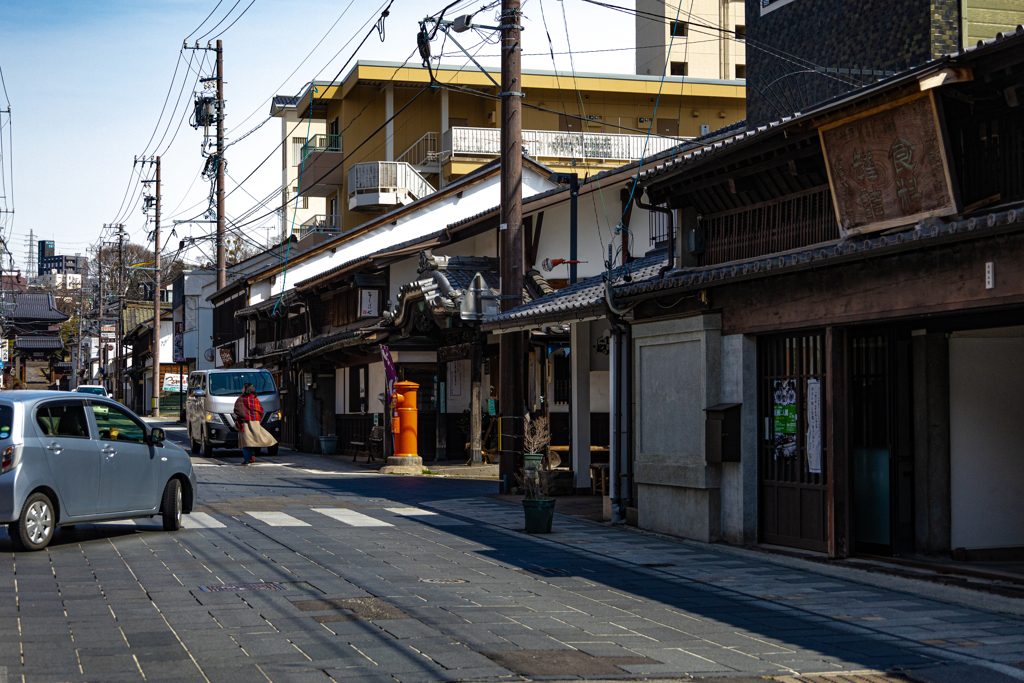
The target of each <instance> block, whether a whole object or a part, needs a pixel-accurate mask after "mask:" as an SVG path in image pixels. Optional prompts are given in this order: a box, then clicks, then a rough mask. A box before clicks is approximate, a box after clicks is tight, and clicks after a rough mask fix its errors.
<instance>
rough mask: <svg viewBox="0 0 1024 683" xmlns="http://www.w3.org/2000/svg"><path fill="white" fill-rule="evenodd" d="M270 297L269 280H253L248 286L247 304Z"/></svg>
mask: <svg viewBox="0 0 1024 683" xmlns="http://www.w3.org/2000/svg"><path fill="white" fill-rule="evenodd" d="M269 298H270V280H263V281H262V282H254V283H252V285H250V287H249V305H250V306H255V305H256V304H258V303H261V302H263V301H266V300H267V299H269Z"/></svg>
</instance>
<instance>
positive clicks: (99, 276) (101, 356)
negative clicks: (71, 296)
mask: <svg viewBox="0 0 1024 683" xmlns="http://www.w3.org/2000/svg"><path fill="white" fill-rule="evenodd" d="M104 227H106V226H104ZM96 280H97V281H98V282H99V288H100V289H99V299H98V300H99V317H98V318H97V320H96V324H97V325H98V326H99V329H98V330H96V332H97V334H98V335H99V339H100V349H99V353H98V354H97V356H98V358H97V360H98V361H99V368H97V369H98V370H99V371H100V372H102V373H106V371H107V363H106V360H107V343H106V342H105V341H103V243H102V242H101V243H100V248H99V250H98V251H97V252H96ZM91 360H92V359H90V362H89V374H90V375H92V362H91ZM100 372H97V375H99V374H100ZM89 379H90V380H91V379H92V377H89ZM97 379H99V377H97ZM103 379H106V377H105V376H104V377H103ZM103 383H104V382H103V380H100V384H103Z"/></svg>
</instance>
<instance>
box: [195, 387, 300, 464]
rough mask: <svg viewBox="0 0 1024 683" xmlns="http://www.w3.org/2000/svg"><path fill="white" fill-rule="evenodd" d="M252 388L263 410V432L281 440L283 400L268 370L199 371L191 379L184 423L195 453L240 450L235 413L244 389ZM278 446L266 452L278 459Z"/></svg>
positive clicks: (206, 453)
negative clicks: (218, 449) (248, 385)
mask: <svg viewBox="0 0 1024 683" xmlns="http://www.w3.org/2000/svg"><path fill="white" fill-rule="evenodd" d="M246 384H252V385H253V386H255V387H256V395H257V397H259V399H260V404H261V405H262V406H263V421H262V425H263V429H265V430H266V431H267V432H268V433H270V435H271V436H273V437H274V439H276V440H277V441H280V440H281V396H280V394H278V392H277V384H275V383H274V376H273V375H271V374H270V373H269V372H267V371H266V370H253V369H246V368H241V369H238V370H233V369H224V370H196V371H194V372H192V373H191V374H190V375H189V376H188V393H187V394H186V396H185V421H186V427H187V429H188V440H189V443H190V444H191V446H192V452H193V453H202V454H203V457H206V458H209V457H210V456H212V455H213V449H214V448H238V430H237V429H235V420H234V418H233V417H232V413H233V412H234V410H235V401H236V400H238V397H239V396H241V395H242V387H244V386H245V385H246ZM277 450H278V446H277V444H274V445H273V446H271V447H270V448H268V449H267V454H268V455H277Z"/></svg>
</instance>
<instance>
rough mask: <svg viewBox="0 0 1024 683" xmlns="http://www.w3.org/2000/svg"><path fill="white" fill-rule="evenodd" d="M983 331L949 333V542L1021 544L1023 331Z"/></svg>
mask: <svg viewBox="0 0 1024 683" xmlns="http://www.w3.org/2000/svg"><path fill="white" fill-rule="evenodd" d="M989 333H990V334H994V335H998V334H1007V335H1013V336H1005V337H999V336H990V337H968V336H960V335H953V337H952V338H951V339H950V340H949V418H950V419H949V431H950V480H951V486H950V488H951V491H950V493H951V499H952V528H951V533H952V539H951V540H952V545H953V547H954V548H999V547H1016V546H1024V496H1022V495H1021V493H1020V491H1021V482H1024V447H1022V444H1024V419H1021V418H1022V417H1024V413H1022V408H1021V406H1024V337H1022V336H1020V335H1021V333H1020V331H1019V330H1017V331H1012V330H1008V331H1006V332H1002V333H1001V332H1000V331H998V330H993V331H990V332H989ZM974 334H978V333H974Z"/></svg>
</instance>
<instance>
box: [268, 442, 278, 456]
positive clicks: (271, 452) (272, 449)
mask: <svg viewBox="0 0 1024 683" xmlns="http://www.w3.org/2000/svg"><path fill="white" fill-rule="evenodd" d="M278 446H280V444H276V443H275V444H274V445H273V446H267V455H277V447H278Z"/></svg>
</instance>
